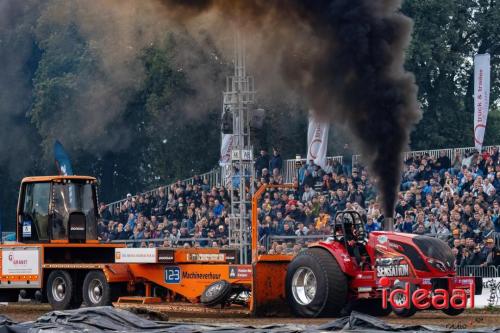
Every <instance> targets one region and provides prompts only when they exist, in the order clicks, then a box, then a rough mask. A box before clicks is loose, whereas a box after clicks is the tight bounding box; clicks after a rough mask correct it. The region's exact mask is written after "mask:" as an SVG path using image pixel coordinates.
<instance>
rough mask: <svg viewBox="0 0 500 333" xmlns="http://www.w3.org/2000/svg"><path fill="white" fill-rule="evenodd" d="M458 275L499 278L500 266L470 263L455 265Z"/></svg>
mask: <svg viewBox="0 0 500 333" xmlns="http://www.w3.org/2000/svg"><path fill="white" fill-rule="evenodd" d="M457 275H459V276H480V277H482V278H500V266H477V265H470V266H464V267H457Z"/></svg>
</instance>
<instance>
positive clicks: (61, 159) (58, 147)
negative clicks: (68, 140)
mask: <svg viewBox="0 0 500 333" xmlns="http://www.w3.org/2000/svg"><path fill="white" fill-rule="evenodd" d="M54 157H55V159H56V167H57V171H58V172H59V174H60V175H62V176H73V168H72V167H71V160H70V159H69V156H68V154H67V153H66V151H65V150H64V147H63V145H62V144H61V143H60V142H59V140H56V142H55V143H54Z"/></svg>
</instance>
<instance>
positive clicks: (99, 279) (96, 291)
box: [83, 271, 112, 307]
mask: <svg viewBox="0 0 500 333" xmlns="http://www.w3.org/2000/svg"><path fill="white" fill-rule="evenodd" d="M111 301H112V289H111V286H110V284H109V283H108V281H107V280H106V277H105V276H104V273H103V272H101V271H90V272H88V273H87V275H86V276H85V279H84V280H83V302H84V303H85V306H87V307H94V306H105V305H111Z"/></svg>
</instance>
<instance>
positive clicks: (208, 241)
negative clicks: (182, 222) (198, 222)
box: [104, 237, 222, 248]
mask: <svg viewBox="0 0 500 333" xmlns="http://www.w3.org/2000/svg"><path fill="white" fill-rule="evenodd" d="M221 239H222V238H201V237H189V238H182V237H174V238H173V239H172V238H151V239H117V240H112V241H109V242H104V243H113V244H126V245H127V247H141V246H142V245H146V246H147V247H151V244H152V245H153V246H152V247H163V244H164V242H165V241H167V242H168V243H169V247H186V246H189V247H202V248H208V247H215V246H213V242H218V241H220V240H221ZM186 244H187V245H186ZM217 247H219V246H217Z"/></svg>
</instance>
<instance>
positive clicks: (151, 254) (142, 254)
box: [115, 248, 157, 264]
mask: <svg viewBox="0 0 500 333" xmlns="http://www.w3.org/2000/svg"><path fill="white" fill-rule="evenodd" d="M156 258H157V257H156V249H154V248H119V249H116V250H115V262H120V263H137V264H145V263H156Z"/></svg>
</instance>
